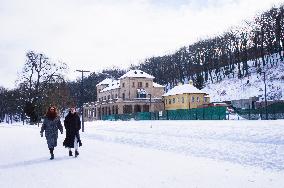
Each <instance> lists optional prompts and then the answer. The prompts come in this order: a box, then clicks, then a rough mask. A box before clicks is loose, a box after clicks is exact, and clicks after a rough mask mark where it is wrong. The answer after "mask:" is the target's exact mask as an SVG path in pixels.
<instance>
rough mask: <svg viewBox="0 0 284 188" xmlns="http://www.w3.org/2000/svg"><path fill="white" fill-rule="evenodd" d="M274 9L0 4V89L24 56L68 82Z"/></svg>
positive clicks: (192, 0) (240, 0) (241, 1)
mask: <svg viewBox="0 0 284 188" xmlns="http://www.w3.org/2000/svg"><path fill="white" fill-rule="evenodd" d="M274 3H276V4H279V3H281V1H278V0H272V1H269V0H266V1H265V0H264V1H258V0H235V1H233V0H201V1H198V0H177V1H169V0H167V1H162V0H135V1H134V0H122V1H114V0H105V1H91V0H83V1H76V0H69V1H68V0H58V1H55V0H54V1H51V0H49V1H48V0H42V1H38V0H26V1H20V0H18V1H17V0H2V1H1V2H0V23H1V30H0V55H1V56H0V66H1V67H5V70H4V69H1V70H0V75H1V79H0V85H4V86H5V87H10V88H11V87H13V86H14V84H13V83H14V81H15V79H16V74H17V72H18V71H19V70H21V68H22V66H23V64H24V61H25V52H26V51H28V50H35V51H38V52H42V53H45V54H46V55H47V56H49V57H52V58H53V59H58V60H61V61H64V62H66V63H67V64H68V65H69V67H70V73H69V74H68V75H69V78H75V77H76V76H79V75H78V73H76V72H75V70H76V69H88V70H90V71H100V70H102V69H104V68H106V67H111V66H118V67H121V68H127V67H128V66H129V65H130V64H137V63H139V62H140V61H143V59H145V58H147V57H151V56H156V55H164V54H166V53H172V52H174V51H175V50H177V49H178V48H180V47H182V46H183V45H189V44H191V43H193V42H194V41H197V40H198V39H200V38H204V37H206V36H211V35H214V34H218V33H222V32H223V31H225V30H226V29H228V28H229V27H230V26H233V25H236V24H240V23H241V21H242V20H244V19H246V18H251V17H253V16H254V15H255V14H256V13H257V12H259V11H262V10H266V9H269V8H270V7H271V6H272V5H273V4H274ZM7 74H9V75H7ZM4 75H7V76H4Z"/></svg>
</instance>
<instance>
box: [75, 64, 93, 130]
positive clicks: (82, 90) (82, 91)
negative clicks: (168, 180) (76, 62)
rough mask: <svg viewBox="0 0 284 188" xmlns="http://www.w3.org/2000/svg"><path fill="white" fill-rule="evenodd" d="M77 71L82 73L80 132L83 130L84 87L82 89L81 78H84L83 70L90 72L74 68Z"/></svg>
mask: <svg viewBox="0 0 284 188" xmlns="http://www.w3.org/2000/svg"><path fill="white" fill-rule="evenodd" d="M76 71H77V72H81V73H82V81H81V111H82V132H84V109H83V107H84V102H83V100H84V89H83V79H84V72H90V71H86V70H76Z"/></svg>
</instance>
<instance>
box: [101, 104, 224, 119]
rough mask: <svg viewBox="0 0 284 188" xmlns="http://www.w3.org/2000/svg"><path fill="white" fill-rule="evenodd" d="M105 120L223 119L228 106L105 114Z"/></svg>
mask: <svg viewBox="0 0 284 188" xmlns="http://www.w3.org/2000/svg"><path fill="white" fill-rule="evenodd" d="M102 119H103V120H110V121H116V120H123V121H128V120H132V119H133V120H223V119H226V107H223V106H216V107H208V108H195V109H187V110H184V109H180V110H167V111H161V112H139V113H131V114H114V115H106V116H103V118H102Z"/></svg>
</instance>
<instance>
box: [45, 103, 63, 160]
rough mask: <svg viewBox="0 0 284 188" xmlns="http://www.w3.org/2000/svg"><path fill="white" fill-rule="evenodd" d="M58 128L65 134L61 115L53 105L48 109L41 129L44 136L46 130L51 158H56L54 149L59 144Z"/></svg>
mask: <svg viewBox="0 0 284 188" xmlns="http://www.w3.org/2000/svg"><path fill="white" fill-rule="evenodd" d="M58 130H60V132H61V134H63V127H62V124H61V121H60V117H59V116H58V115H57V109H56V107H55V106H51V107H49V108H48V110H47V113H46V116H45V118H44V120H43V123H42V127H41V130H40V135H41V137H43V132H44V131H45V138H46V141H47V145H48V148H49V151H50V160H53V159H54V154H53V150H54V148H55V147H56V146H57V138H58Z"/></svg>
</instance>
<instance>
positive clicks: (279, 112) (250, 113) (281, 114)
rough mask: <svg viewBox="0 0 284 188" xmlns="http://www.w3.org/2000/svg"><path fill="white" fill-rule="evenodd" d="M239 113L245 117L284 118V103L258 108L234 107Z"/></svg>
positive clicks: (252, 118) (253, 118)
mask: <svg viewBox="0 0 284 188" xmlns="http://www.w3.org/2000/svg"><path fill="white" fill-rule="evenodd" d="M234 110H235V112H236V113H237V114H239V115H240V116H242V117H243V118H245V119H251V120H255V119H266V117H267V119H284V103H281V102H279V103H274V104H271V105H269V106H267V109H266V108H265V107H263V108H258V109H234Z"/></svg>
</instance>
